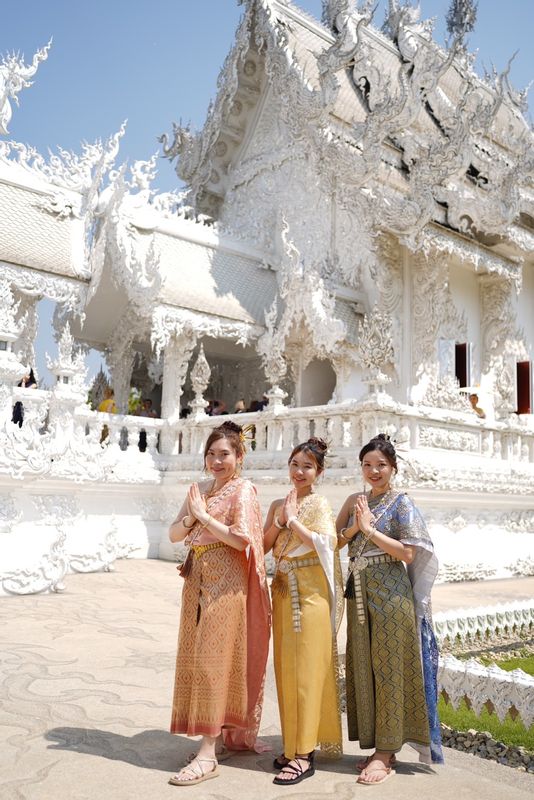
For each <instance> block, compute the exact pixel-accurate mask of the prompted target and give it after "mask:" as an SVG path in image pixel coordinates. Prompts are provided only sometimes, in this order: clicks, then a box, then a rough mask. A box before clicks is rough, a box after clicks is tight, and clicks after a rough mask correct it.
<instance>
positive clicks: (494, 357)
mask: <svg viewBox="0 0 534 800" xmlns="http://www.w3.org/2000/svg"><path fill="white" fill-rule="evenodd" d="M480 280H481V291H480V294H481V306H482V308H481V310H482V320H481V327H482V336H483V366H482V369H483V372H485V373H487V374H489V375H490V377H491V378H492V379H493V385H494V404H495V408H496V410H497V412H498V414H499V415H500V416H503V417H506V416H508V415H509V414H510V413H511V412H512V411H514V409H515V394H514V386H515V362H516V361H521V360H528V358H529V355H528V346H527V344H526V342H525V339H524V334H523V332H522V331H520V330H518V329H517V327H516V321H515V312H514V308H513V302H512V301H513V296H514V288H515V287H514V284H513V283H512V282H511V281H510V280H509V279H507V278H498V277H496V276H485V277H482V278H481V279H480Z"/></svg>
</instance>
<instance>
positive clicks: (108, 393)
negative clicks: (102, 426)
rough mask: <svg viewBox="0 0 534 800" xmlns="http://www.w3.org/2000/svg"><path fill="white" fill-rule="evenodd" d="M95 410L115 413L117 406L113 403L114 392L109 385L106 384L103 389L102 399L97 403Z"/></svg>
mask: <svg viewBox="0 0 534 800" xmlns="http://www.w3.org/2000/svg"><path fill="white" fill-rule="evenodd" d="M97 411H102V412H103V413H104V414H117V412H118V408H117V406H116V405H115V392H114V390H113V389H112V388H111V386H106V388H105V389H104V399H103V400H102V402H101V403H100V404H99V406H98V408H97Z"/></svg>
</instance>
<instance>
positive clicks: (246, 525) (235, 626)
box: [169, 421, 270, 786]
mask: <svg viewBox="0 0 534 800" xmlns="http://www.w3.org/2000/svg"><path fill="white" fill-rule="evenodd" d="M244 453H245V447H244V436H243V431H242V428H241V427H240V426H239V425H236V424H235V423H233V422H230V421H228V422H225V423H223V424H222V425H220V426H219V427H218V428H215V429H214V430H213V431H212V433H211V434H210V436H209V437H208V440H207V442H206V447H205V450H204V464H205V468H206V470H207V471H208V472H210V473H211V475H212V478H211V480H208V481H206V482H205V483H202V484H201V485H200V486H199V485H198V484H196V483H193V484H192V486H191V487H190V489H189V492H188V495H187V498H186V500H185V502H184V504H183V506H182V509H181V511H180V513H179V514H178V517H177V518H176V520H175V522H173V524H172V525H171V527H170V531H169V537H170V539H171V541H172V542H179V541H183V540H186V542H187V543H188V544H189V545H190V549H189V555H188V557H187V559H186V562H185V563H184V566H183V568H182V571H181V572H182V575H183V576H184V587H183V593H182V611H181V619H180V633H179V638H178V655H177V659H176V680H175V687H174V700H173V710H172V721H171V733H185V734H187V735H189V736H198V735H201V736H202V741H201V743H200V748H199V750H198V753H197V754H196V755H195V756H194V758H193V759H192V760H191V761H190V762H189V763H188V764H186V766H184V767H183V768H182V769H181V770H180V771H179V772H178V774H177V775H175V776H173V777H172V778H171V779H170V783H172V784H174V785H176V786H189V785H194V784H196V783H200V782H202V781H205V780H208V779H210V778H214V777H216V776H217V775H218V758H217V757H218V756H219V758H220V757H221V754H222V755H226V753H227V751H228V750H246V749H250V750H254V749H256V748H257V742H256V740H257V734H258V728H259V723H260V716H261V708H262V701H263V684H264V679H265V668H266V663H267V655H268V648H269V628H270V604H269V594H268V589H267V582H266V578H265V566H264V556H263V530H262V520H261V512H260V507H259V503H258V500H257V497H256V489H255V487H254V486H253V485H252V483H251V482H250V481H248V480H245V479H243V478H240V477H239V471H240V467H241V463H242V461H243V456H244ZM247 549H248V554H247Z"/></svg>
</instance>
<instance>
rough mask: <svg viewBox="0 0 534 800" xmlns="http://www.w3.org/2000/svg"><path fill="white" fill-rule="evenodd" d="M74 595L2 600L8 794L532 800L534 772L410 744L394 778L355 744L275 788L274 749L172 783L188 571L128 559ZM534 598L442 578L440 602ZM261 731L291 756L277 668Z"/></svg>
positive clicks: (36, 797) (58, 799)
mask: <svg viewBox="0 0 534 800" xmlns="http://www.w3.org/2000/svg"><path fill="white" fill-rule="evenodd" d="M66 584H67V591H66V592H65V594H63V595H44V596H27V597H12V598H5V599H3V600H2V601H1V602H0V624H1V631H2V634H1V645H0V653H1V656H0V671H1V680H2V702H1V704H0V730H1V731H2V741H1V747H0V769H1V772H0V798H1V800H132V799H133V798H151V799H152V798H154V800H156V799H159V798H176V797H177V796H180V797H183V796H186V795H187V796H188V797H192V798H193V800H231V799H232V800H233V798H239V799H240V800H249V798H250V799H253V798H260V797H261V798H262V800H282V798H293V800H295V799H296V798H298V800H325V798H329V797H332V798H336V800H349V799H350V798H353V797H358V795H365V794H366V793H369V792H371V793H372V794H373V796H374V797H380V798H384V799H385V800H388V799H389V798H395V800H403V799H404V798H406V800H413V798H414V797H416V798H427V797H428V798H438V799H439V800H449V799H450V800H471V799H474V798H484V800H505V798H506V800H508V798H510V797H513V798H514V800H527V798H532V796H533V793H534V777H533V776H529V775H526V774H523V773H518V772H516V771H514V770H512V769H510V768H508V767H503V766H500V765H498V764H495V763H492V762H488V761H482V760H480V759H477V758H475V757H474V756H471V755H468V754H464V753H457V752H455V751H450V750H446V759H447V764H446V765H445V766H444V767H439V768H437V769H430V768H428V767H425V766H422V765H419V764H418V763H416V762H415V760H414V751H413V750H411V749H410V748H408V747H406V748H405V749H404V750H403V751H402V753H401V756H400V760H401V762H402V763H401V764H400V766H399V767H398V770H397V774H396V775H395V776H393V777H392V778H391V780H389V781H388V782H386V783H385V784H384V785H382V786H377V787H373V788H372V789H369V788H368V787H364V786H358V785H356V783H355V777H354V763H355V759H354V756H355V754H356V753H358V752H359V751H358V749H357V748H356V747H355V746H354V744H351V743H347V744H346V755H345V756H344V757H343V759H342V760H341V761H337V762H321V761H319V764H318V769H317V772H316V775H315V777H313V778H312V779H310V780H306V781H304V782H302V783H301V784H299V785H297V786H295V787H292V788H284V787H279V786H275V785H274V784H273V783H272V778H273V772H272V771H271V760H272V754H264V755H255V754H249V753H247V754H242V755H236V756H234V757H233V758H231V759H230V760H229V761H227V762H225V763H224V764H222V765H221V766H220V772H221V774H220V776H219V777H218V778H216V779H215V780H212V781H208V782H206V783H203V784H200V785H199V786H195V787H187V788H180V787H172V786H169V785H168V784H167V779H168V777H169V774H170V773H172V772H174V771H176V769H177V767H178V766H179V765H180V764H182V763H183V762H184V758H185V756H186V754H187V753H189V752H190V751H191V742H190V741H188V740H187V739H186V738H185V737H182V736H174V737H173V736H171V735H170V734H169V733H168V732H167V731H168V724H169V717H170V707H169V706H170V700H171V690H172V682H173V670H174V658H175V647H176V636H177V628H178V613H179V595H180V588H181V579H180V578H179V577H178V574H177V572H176V570H175V567H174V565H173V564H171V563H165V562H161V561H134V560H130V561H120V562H119V563H118V566H117V572H116V573H113V574H106V573H94V574H89V575H80V574H77V575H70V576H68V577H67V581H66ZM532 596H534V578H533V579H518V580H514V581H498V582H491V581H490V582H484V583H479V584H462V585H460V584H453V585H449V586H446V585H444V586H440V587H437V589H436V593H435V596H434V607H435V608H436V609H440V610H441V609H446V608H449V607H457V606H466V605H482V604H484V603H487V602H495V601H496V600H497V599H500V600H504V599H505V598H506V599H520V598H526V597H532ZM261 733H262V736H263V738H265V739H266V740H267V741H269V742H270V743H271V744H272V746H273V748H274V751H273V752H274V753H277V752H279V749H280V737H279V727H278V711H277V707H276V695H275V689H274V679H273V675H272V668H271V667H270V669H269V673H268V679H267V686H266V698H265V705H264V714H263V722H262V729H261Z"/></svg>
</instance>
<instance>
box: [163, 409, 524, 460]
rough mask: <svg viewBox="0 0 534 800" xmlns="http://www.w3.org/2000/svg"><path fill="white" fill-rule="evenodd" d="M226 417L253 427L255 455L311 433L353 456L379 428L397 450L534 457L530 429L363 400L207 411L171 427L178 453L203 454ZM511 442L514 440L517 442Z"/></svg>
mask: <svg viewBox="0 0 534 800" xmlns="http://www.w3.org/2000/svg"><path fill="white" fill-rule="evenodd" d="M456 417H457V418H456ZM228 419H231V420H233V421H235V422H237V423H238V424H240V425H248V424H252V425H254V426H255V447H254V453H255V455H259V454H260V453H261V454H266V453H269V454H270V455H273V456H275V455H276V454H277V453H278V454H282V453H287V452H288V451H290V450H291V448H292V447H294V446H295V445H296V444H297V443H299V442H302V441H306V440H307V439H308V438H309V437H310V436H317V437H320V438H323V439H325V440H326V441H327V442H328V443H329V445H330V448H331V450H332V451H333V453H334V454H341V453H343V452H346V453H348V452H349V451H350V452H351V454H353V453H354V451H355V450H356V449H359V448H360V447H361V445H362V444H363V443H364V442H365V441H367V440H368V439H369V438H370V437H371V436H373V435H376V433H377V432H378V431H388V430H392V431H393V432H394V435H393V438H396V436H397V437H398V436H399V432H402V436H401V437H400V439H401V441H400V447H401V449H402V448H404V449H406V450H409V449H419V450H420V451H421V452H429V453H431V452H435V453H439V452H444V451H445V452H449V453H451V452H453V453H462V456H463V455H464V454H467V455H469V456H473V457H478V458H484V459H502V460H514V461H519V458H520V457H521V458H522V459H524V458H528V461H529V463H532V462H533V460H534V431H531V430H527V429H525V428H522V430H521V434H519V433H517V432H516V431H515V430H512V431H510V430H508V429H507V425H508V423H503V422H497V423H489V422H487V421H485V420H479V419H475V418H473V419H472V420H471V419H470V418H469V417H467V418H466V415H462V414H460V413H459V412H457V413H456V416H455V415H454V412H450V411H448V412H445V411H440V410H438V409H435V410H433V411H432V412H431V411H430V410H425V413H424V414H423V413H421V412H420V411H418V410H417V409H415V408H413V407H411V406H399V405H398V404H392V408H391V410H390V409H388V408H384V409H380V408H376V407H373V406H372V405H370V404H366V403H365V402H364V403H353V404H339V405H334V404H332V405H325V406H310V407H301V408H290V407H288V406H284V407H282V408H277V409H276V411H273V410H270V409H269V408H267V409H265V410H263V411H260V412H255V413H246V414H239V415H228V416H226V415H225V416H224V417H222V418H220V417H209V416H207V415H206V416H205V417H204V418H202V417H200V418H199V417H197V418H196V419H195V420H192V419H187V420H180V421H179V422H178V423H175V425H174V426H173V429H174V430H175V431H176V432H177V434H178V435H179V436H180V439H181V443H180V448H179V453H180V455H181V456H193V455H198V454H199V453H201V452H202V447H203V443H204V442H205V441H206V438H207V436H208V434H209V431H210V430H211V429H212V428H213V427H215V426H217V425H220V424H222V422H223V421H224V420H228ZM511 424H512V425H514V424H515V422H512V423H511ZM187 431H189V432H190V435H189V436H187V435H186V432H187ZM513 442H516V445H515V446H513ZM516 452H517V458H516V455H515V453H516ZM178 462H179V459H178Z"/></svg>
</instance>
